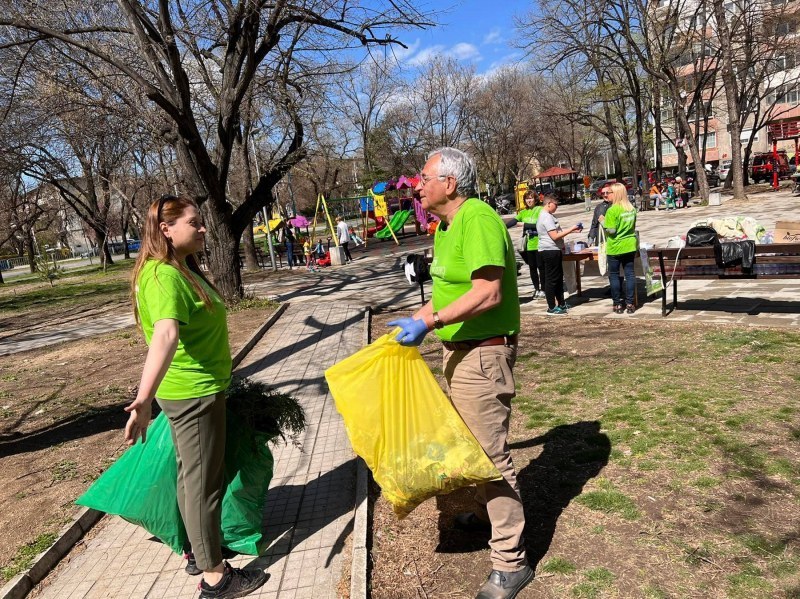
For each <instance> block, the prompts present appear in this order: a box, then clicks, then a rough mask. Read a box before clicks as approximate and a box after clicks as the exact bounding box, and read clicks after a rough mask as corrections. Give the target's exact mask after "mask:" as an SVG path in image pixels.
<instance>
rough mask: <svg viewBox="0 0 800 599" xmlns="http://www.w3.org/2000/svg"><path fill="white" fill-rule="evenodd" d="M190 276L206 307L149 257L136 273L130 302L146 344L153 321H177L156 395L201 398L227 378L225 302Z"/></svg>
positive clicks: (218, 388) (174, 275) (172, 271)
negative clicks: (169, 358) (208, 304)
mask: <svg viewBox="0 0 800 599" xmlns="http://www.w3.org/2000/svg"><path fill="white" fill-rule="evenodd" d="M192 276H193V277H196V278H197V280H198V281H199V282H200V284H201V285H202V286H203V287H204V288H205V289H206V291H207V292H208V294H209V296H210V297H211V300H212V304H211V309H208V310H207V309H206V308H205V306H204V305H203V302H202V300H201V298H200V296H198V295H197V293H196V292H195V290H194V289H193V288H192V285H191V284H190V283H189V281H187V280H186V279H185V278H184V276H183V275H182V274H181V273H180V271H179V270H178V269H176V268H175V267H173V266H170V265H169V264H164V263H163V262H159V261H158V260H149V261H148V262H147V263H145V265H144V267H143V268H142V270H141V272H140V273H139V280H138V283H137V285H136V304H137V306H138V309H139V318H140V319H141V322H142V329H143V330H144V337H145V340H146V341H147V344H148V345H150V340H151V339H152V337H153V327H154V325H155V323H156V322H158V321H159V320H163V319H165V318H169V319H174V320H177V321H178V328H179V336H178V348H177V350H176V351H175V357H174V358H172V363H171V364H170V365H169V369H168V370H167V374H166V375H165V376H164V380H162V381H161V384H160V385H159V387H158V391H156V397H158V398H159V399H191V398H193V397H205V396H207V395H213V394H214V393H219V392H220V391H224V390H225V389H227V388H228V385H230V382H231V352H230V348H229V347H228V323H227V321H226V316H225V304H224V303H223V301H222V299H221V298H220V297H219V295H217V293H216V292H215V291H214V290H213V289H212V288H211V287H209V285H208V284H207V283H206V282H205V281H203V280H202V279H201V278H200V277H197V275H195V274H194V273H192Z"/></svg>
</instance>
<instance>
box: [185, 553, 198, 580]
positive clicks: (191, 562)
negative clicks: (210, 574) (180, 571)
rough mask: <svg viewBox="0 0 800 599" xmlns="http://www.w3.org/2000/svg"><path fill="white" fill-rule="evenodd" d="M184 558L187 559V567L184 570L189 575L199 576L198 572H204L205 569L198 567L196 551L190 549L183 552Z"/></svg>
mask: <svg viewBox="0 0 800 599" xmlns="http://www.w3.org/2000/svg"><path fill="white" fill-rule="evenodd" d="M183 559H185V560H186V567H185V568H184V570H185V571H186V573H187V574H188V575H189V576H197V575H198V574H202V573H203V571H202V570H201V569H200V568H198V567H197V562H196V561H195V559H194V553H192V552H191V551H189V552H188V553H184V554H183Z"/></svg>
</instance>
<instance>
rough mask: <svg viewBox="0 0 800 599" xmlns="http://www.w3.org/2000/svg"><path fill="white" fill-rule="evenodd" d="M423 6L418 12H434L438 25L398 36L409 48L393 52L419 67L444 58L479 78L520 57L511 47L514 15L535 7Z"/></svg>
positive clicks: (520, 2) (505, 1) (517, 3)
mask: <svg viewBox="0 0 800 599" xmlns="http://www.w3.org/2000/svg"><path fill="white" fill-rule="evenodd" d="M425 4H426V6H422V5H423V3H420V8H421V9H422V10H435V11H436V12H437V16H436V19H437V20H438V21H439V23H440V24H439V25H438V26H436V27H432V28H430V29H426V30H408V31H402V32H399V33H398V37H399V38H400V39H401V40H402V41H403V43H405V44H406V45H407V46H408V50H403V49H402V48H398V49H396V50H395V55H396V56H397V57H398V58H399V59H400V60H401V62H403V63H404V64H406V65H409V66H412V67H413V66H421V65H422V64H424V63H425V62H426V61H427V60H428V59H429V58H430V57H431V56H432V55H435V54H446V55H449V56H453V57H455V58H457V59H458V60H460V61H461V62H463V63H473V64H474V65H475V68H476V70H477V72H478V73H479V74H485V73H490V72H492V71H494V70H496V69H497V68H499V67H501V66H503V65H505V64H510V63H513V62H516V61H519V60H520V59H521V58H522V57H523V54H522V52H521V51H520V50H519V49H517V48H514V47H513V46H512V45H511V42H512V40H513V38H514V37H515V35H516V31H515V29H514V15H515V14H516V15H519V16H523V15H524V14H525V13H527V12H529V11H530V10H531V9H532V8H533V5H534V3H533V2H532V1H531V0H462V1H461V2H455V1H454V0H443V1H442V0H440V2H434V3H430V4H428V3H425Z"/></svg>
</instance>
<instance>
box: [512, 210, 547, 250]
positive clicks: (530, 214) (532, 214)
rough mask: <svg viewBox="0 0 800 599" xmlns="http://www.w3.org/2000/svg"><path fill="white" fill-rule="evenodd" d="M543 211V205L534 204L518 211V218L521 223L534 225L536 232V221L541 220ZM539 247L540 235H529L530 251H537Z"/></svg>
mask: <svg viewBox="0 0 800 599" xmlns="http://www.w3.org/2000/svg"><path fill="white" fill-rule="evenodd" d="M541 211H542V207H541V206H534V207H533V208H526V209H525V210H520V211H519V212H518V213H517V220H518V221H519V222H521V223H525V224H528V225H533V230H534V232H535V231H536V222H537V221H538V220H539V213H540V212H541ZM538 249H539V236H538V235H533V236H530V237H528V251H529V252H535V251H538Z"/></svg>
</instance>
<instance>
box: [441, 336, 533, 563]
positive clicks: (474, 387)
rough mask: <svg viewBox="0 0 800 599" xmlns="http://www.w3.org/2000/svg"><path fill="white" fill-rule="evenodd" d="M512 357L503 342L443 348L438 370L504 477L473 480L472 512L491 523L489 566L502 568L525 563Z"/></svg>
mask: <svg viewBox="0 0 800 599" xmlns="http://www.w3.org/2000/svg"><path fill="white" fill-rule="evenodd" d="M516 359H517V348H516V347H509V346H504V345H494V346H487V347H476V348H474V349H471V350H469V351H462V350H457V351H450V350H448V349H447V348H445V349H444V366H443V370H444V374H445V377H446V378H447V384H448V386H449V387H450V398H451V400H452V401H453V405H454V406H455V408H456V410H457V411H458V413H459V414H460V415H461V418H462V419H463V420H464V422H465V423H466V425H467V427H468V428H469V430H470V431H472V434H473V435H475V438H476V439H477V440H478V443H480V444H481V447H483V450H484V451H485V452H486V454H487V455H488V456H489V458H490V459H491V460H492V462H494V465H495V466H497V469H498V470H499V471H500V473H501V474H502V475H503V480H499V481H495V482H490V483H486V484H483V485H478V492H477V494H476V497H475V499H476V501H477V504H478V505H477V509H476V512H475V513H476V515H477V516H478V517H479V518H482V519H484V520H488V521H489V522H491V524H492V539H491V541H489V546H490V547H491V550H492V551H491V560H492V568H493V569H494V570H500V571H502V572H514V571H516V570H519V569H521V568H523V567H524V566H525V565H526V564H527V559H526V557H525V545H524V540H523V536H522V532H523V529H524V528H525V515H524V513H523V509H522V499H521V498H520V493H519V485H518V484H517V474H516V472H515V471H514V464H513V462H512V461H511V451H510V449H509V447H508V421H509V417H510V415H511V398H513V397H514V395H515V394H516V390H515V387H514V372H513V368H514V362H515V361H516Z"/></svg>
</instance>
